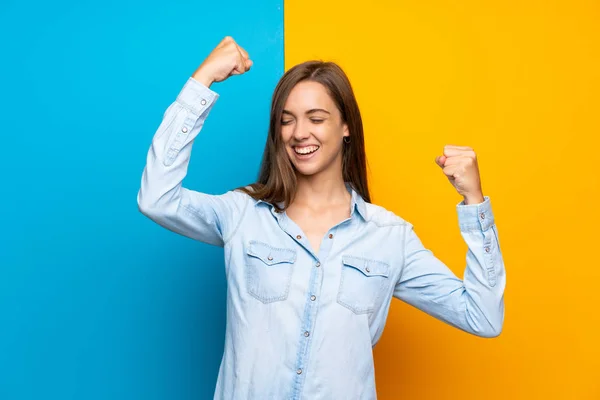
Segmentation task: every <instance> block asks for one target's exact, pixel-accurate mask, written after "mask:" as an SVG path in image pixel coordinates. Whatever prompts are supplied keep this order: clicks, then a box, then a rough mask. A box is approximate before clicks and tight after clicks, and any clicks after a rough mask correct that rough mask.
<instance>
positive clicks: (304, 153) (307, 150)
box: [293, 145, 321, 156]
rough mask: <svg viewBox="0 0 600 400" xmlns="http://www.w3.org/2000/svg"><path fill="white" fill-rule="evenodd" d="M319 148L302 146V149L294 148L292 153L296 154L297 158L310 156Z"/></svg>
mask: <svg viewBox="0 0 600 400" xmlns="http://www.w3.org/2000/svg"><path fill="white" fill-rule="evenodd" d="M320 148H321V147H320V146H317V145H312V146H302V147H296V146H294V147H293V149H294V153H296V154H297V155H299V156H307V155H310V154H312V153H314V152H315V151H317V150H319V149H320Z"/></svg>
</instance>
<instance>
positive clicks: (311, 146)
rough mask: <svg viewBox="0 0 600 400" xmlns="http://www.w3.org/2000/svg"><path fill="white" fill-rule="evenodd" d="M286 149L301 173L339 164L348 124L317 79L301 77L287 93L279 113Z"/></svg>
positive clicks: (317, 170) (338, 166) (322, 169)
mask: <svg viewBox="0 0 600 400" xmlns="http://www.w3.org/2000/svg"><path fill="white" fill-rule="evenodd" d="M281 135H282V138H283V142H284V144H285V149H286V151H287V153H288V156H289V157H290V160H291V161H292V164H294V166H295V167H296V170H297V171H298V173H300V174H302V175H314V174H316V173H319V172H322V171H324V170H327V169H328V168H331V167H333V168H339V169H340V172H341V165H342V146H343V138H344V136H349V132H348V126H347V124H345V123H343V122H342V120H341V114H340V112H339V110H338V109H337V107H336V106H335V103H334V102H333V100H332V99H331V98H330V97H329V94H328V93H327V90H326V89H325V87H324V86H323V85H321V84H320V83H318V82H312V81H302V82H300V83H298V84H297V85H296V86H294V88H293V89H292V91H291V92H290V95H289V96H288V98H287V100H286V102H285V106H284V110H283V114H282V116H281Z"/></svg>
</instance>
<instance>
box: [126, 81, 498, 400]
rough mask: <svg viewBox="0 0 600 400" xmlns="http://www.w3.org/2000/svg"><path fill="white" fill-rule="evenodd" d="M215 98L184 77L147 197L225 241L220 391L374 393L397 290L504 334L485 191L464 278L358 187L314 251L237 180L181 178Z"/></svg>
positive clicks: (472, 226)
mask: <svg viewBox="0 0 600 400" xmlns="http://www.w3.org/2000/svg"><path fill="white" fill-rule="evenodd" d="M218 97H219V95H218V94H217V93H215V92H214V91H213V90H211V89H210V88H208V87H206V86H204V85H203V84H202V83H200V82H198V81H196V80H194V79H193V78H191V77H190V78H189V79H188V80H187V82H186V83H185V85H184V86H183V88H182V89H181V91H180V93H179V94H178V96H177V98H176V100H175V101H174V102H173V103H172V104H171V105H170V106H169V107H168V108H167V110H166V112H165V113H164V116H163V120H162V122H161V124H160V126H159V127H158V130H157V131H156V133H155V135H154V137H153V139H152V144H151V146H150V149H149V151H148V156H147V164H146V166H145V168H144V171H143V176H142V180H141V187H140V190H139V192H138V197H137V201H138V207H139V209H140V211H141V212H142V213H143V214H144V215H146V216H147V217H149V218H150V219H152V220H153V221H155V222H156V223H157V224H159V225H161V226H163V227H165V228H167V229H169V230H171V231H173V232H176V233H178V234H181V235H185V236H187V237H190V238H193V239H196V240H198V241H201V242H204V243H209V244H212V245H216V246H221V247H223V249H224V257H225V268H226V277H227V278H226V279H227V289H228V290H227V319H226V321H227V322H226V331H225V335H226V338H225V348H224V352H223V357H222V360H221V364H220V368H219V374H218V378H217V382H216V390H215V394H214V398H215V399H236V400H237V399H257V400H267V399H277V400H280V399H311V400H317V399H327V400H331V399H344V400H348V399H375V398H376V389H375V373H374V363H373V351H372V349H373V346H374V345H375V344H376V343H377V341H378V340H379V338H380V337H381V334H382V332H383V328H384V325H385V322H386V318H387V315H388V312H389V309H390V303H391V300H392V297H396V298H398V299H400V300H402V301H405V302H406V303H408V304H411V305H412V306H414V307H417V308H418V309H420V310H422V311H424V312H426V313H427V314H430V315H432V316H433V317H435V318H438V319H440V320H442V321H444V322H446V323H448V324H450V325H452V326H455V327H457V328H459V329H462V330H464V331H466V332H469V333H471V334H474V335H477V336H481V337H495V336H497V335H499V334H500V332H501V329H502V324H503V319H504V300H503V293H504V287H505V282H506V275H505V270H504V262H503V259H502V254H501V251H500V247H499V242H498V232H497V229H496V225H495V220H494V214H493V213H492V208H491V205H490V199H489V197H488V196H485V201H484V202H483V203H480V204H469V205H465V204H464V202H461V203H459V204H458V205H457V206H456V210H457V215H458V225H459V229H460V233H461V235H462V238H463V240H464V241H465V243H466V245H467V246H468V250H467V253H466V269H465V271H464V279H463V280H461V279H459V278H458V277H456V276H455V275H454V274H453V273H452V272H451V271H450V269H449V268H448V267H447V266H446V265H445V264H444V263H442V262H441V261H440V260H439V259H437V258H436V257H435V256H434V254H433V253H432V252H431V251H430V250H428V249H426V248H425V247H424V246H423V244H422V243H421V241H420V239H419V238H418V236H417V235H416V233H415V231H414V229H413V225H412V224H411V223H410V222H408V221H406V220H404V219H402V218H401V217H399V216H398V215H396V214H394V213H393V212H391V211H388V210H386V209H385V208H383V207H381V206H377V205H375V204H371V203H367V202H365V201H364V200H363V199H362V197H361V196H360V195H359V194H358V193H357V192H356V191H354V190H353V188H352V187H351V186H350V185H349V184H346V187H347V189H348V191H349V192H350V194H351V198H352V200H351V214H350V217H349V218H348V219H346V220H344V221H342V222H340V223H338V224H337V225H335V226H332V227H331V229H330V230H329V231H328V232H327V233H326V234H325V236H324V237H323V239H322V242H321V246H320V248H319V251H318V253H315V252H314V251H313V249H312V248H311V245H310V243H309V241H308V240H307V238H306V235H305V234H304V233H303V232H302V230H301V229H300V228H299V226H298V225H297V224H296V223H294V221H293V220H292V219H290V218H289V217H288V216H287V214H286V212H285V211H284V212H277V211H276V210H277V208H276V207H274V206H273V205H272V204H269V203H267V202H265V201H260V200H259V201H256V200H254V199H253V198H252V197H250V196H248V195H247V194H245V193H243V192H240V191H238V190H231V191H228V192H226V193H224V194H219V195H211V194H206V193H201V192H198V191H193V190H190V189H187V188H184V187H182V184H181V182H182V180H183V178H184V177H185V175H186V172H187V167H188V162H189V160H190V155H191V147H192V146H191V145H192V141H193V140H194V139H195V138H196V136H197V135H198V134H199V132H200V131H201V129H202V126H203V124H204V122H205V120H206V118H207V116H208V115H209V113H210V110H211V109H212V107H213V106H214V104H215V102H216V100H217V99H218Z"/></svg>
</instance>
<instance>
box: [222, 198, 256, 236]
mask: <svg viewBox="0 0 600 400" xmlns="http://www.w3.org/2000/svg"><path fill="white" fill-rule="evenodd" d="M233 192H234V193H235V190H234V191H233ZM240 194H241V195H242V196H244V195H246V194H245V193H240ZM246 196H247V195H246ZM249 203H250V202H249V201H248V200H247V199H246V201H245V202H244V209H243V210H242V214H241V215H240V218H239V220H238V223H237V225H236V226H235V229H234V230H233V232H231V234H230V235H229V237H228V238H227V239H223V245H226V244H227V243H228V242H229V241H230V240H231V239H232V238H233V237H234V236H235V234H236V233H237V231H238V229H239V228H240V225H242V221H243V220H244V216H245V215H246V210H247V209H248V204H249Z"/></svg>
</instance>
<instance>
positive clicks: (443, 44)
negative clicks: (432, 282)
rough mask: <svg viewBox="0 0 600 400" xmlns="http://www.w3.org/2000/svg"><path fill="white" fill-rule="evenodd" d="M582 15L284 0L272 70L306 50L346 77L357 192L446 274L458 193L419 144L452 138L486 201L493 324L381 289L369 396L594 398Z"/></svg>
mask: <svg viewBox="0 0 600 400" xmlns="http://www.w3.org/2000/svg"><path fill="white" fill-rule="evenodd" d="M367 4H368V6H367ZM599 17H600V3H598V2H593V1H580V0H576V1H569V2H567V1H546V2H533V1H493V2H479V1H471V0H466V1H460V2H450V1H439V0H436V1H425V2H424V1H413V0H406V1H401V2H398V1H381V0H375V1H372V2H369V3H364V2H343V1H328V2H322V1H313V0H307V1H304V0H303V1H300V0H287V1H286V2H285V56H286V57H285V68H286V70H287V69H289V68H290V67H291V66H292V65H294V64H296V63H299V62H301V61H304V60H306V59H311V58H322V59H327V60H332V61H336V62H338V63H340V65H341V66H342V67H343V68H344V69H345V70H346V72H347V74H348V75H349V77H350V79H351V82H352V84H353V86H354V89H355V92H356V95H357V96H358V100H359V105H360V107H361V112H362V115H363V121H364V124H365V134H366V141H367V144H366V146H367V154H368V158H369V163H370V166H371V177H372V180H371V183H372V191H373V201H374V202H375V203H379V204H381V205H383V206H385V207H387V208H389V209H391V210H392V211H394V212H395V213H397V214H398V215H400V216H402V217H403V218H405V219H407V220H409V221H411V222H412V223H413V224H414V225H415V229H416V230H417V233H418V234H419V235H420V236H421V237H422V240H423V242H424V244H425V245H426V246H428V247H429V248H430V249H431V250H432V251H433V252H434V254H436V256H438V258H440V259H441V260H443V261H444V262H445V263H446V264H447V265H448V266H449V267H450V268H451V269H452V270H453V271H454V272H455V273H456V274H458V275H459V276H462V273H463V269H464V266H465V255H466V254H465V252H466V246H465V245H464V243H463V242H462V239H461V237H460V234H459V230H458V224H457V216H456V213H455V205H456V203H458V202H459V201H460V200H461V198H460V196H459V195H458V194H457V193H456V192H455V191H454V189H453V188H452V187H451V186H450V184H449V183H448V181H447V180H446V178H445V176H443V174H442V172H441V170H440V169H439V167H438V166H437V165H436V164H435V162H434V159H435V157H436V156H437V155H438V154H441V151H442V149H443V146H444V145H445V144H457V145H465V146H471V147H473V148H474V149H475V151H476V152H477V154H478V159H479V167H480V171H481V175H482V184H483V190H484V194H486V195H489V196H490V197H491V200H492V207H493V209H494V212H495V215H496V218H497V220H496V222H497V226H498V231H499V235H500V243H501V248H502V250H503V255H504V258H505V262H506V267H507V288H506V293H505V303H506V319H505V326H504V332H503V333H502V334H501V336H500V337H498V338H496V339H493V340H486V339H480V338H477V337H474V336H469V335H468V334H466V333H462V332H460V331H458V330H456V329H454V328H451V327H449V326H446V325H444V324H442V323H441V322H438V321H437V320H435V319H433V318H432V317H429V316H428V315H426V314H424V313H422V312H420V311H418V310H416V309H414V308H412V307H410V306H408V305H406V304H404V303H401V302H400V301H399V300H394V303H393V304H392V310H391V313H390V315H389V319H388V323H387V325H386V330H385V332H384V334H383V337H382V340H381V341H380V342H379V343H378V345H377V346H376V347H375V358H376V380H377V385H378V391H379V396H380V398H381V399H436V400H441V399H458V398H460V399H462V400H466V399H486V400H492V399H590V400H591V399H600V384H599V383H598V382H600V379H599V378H600V344H599V339H600V312H599V311H598V310H599V306H598V304H599V302H598V289H597V288H598V281H599V279H600V261H598V260H599V258H598V254H597V249H598V238H599V237H600V235H599V234H598V229H599V228H598V227H599V226H600V212H599V210H598V205H599V204H600V200H599V199H598V197H599V196H600V182H599V181H600V178H599V173H598V167H599V163H600V156H598V154H599V147H600V146H599V145H600V139H599V137H600V129H599V128H600V119H599V118H598V115H599V110H600V45H599V42H600V41H599V39H600V24H599V23H598V21H599Z"/></svg>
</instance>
